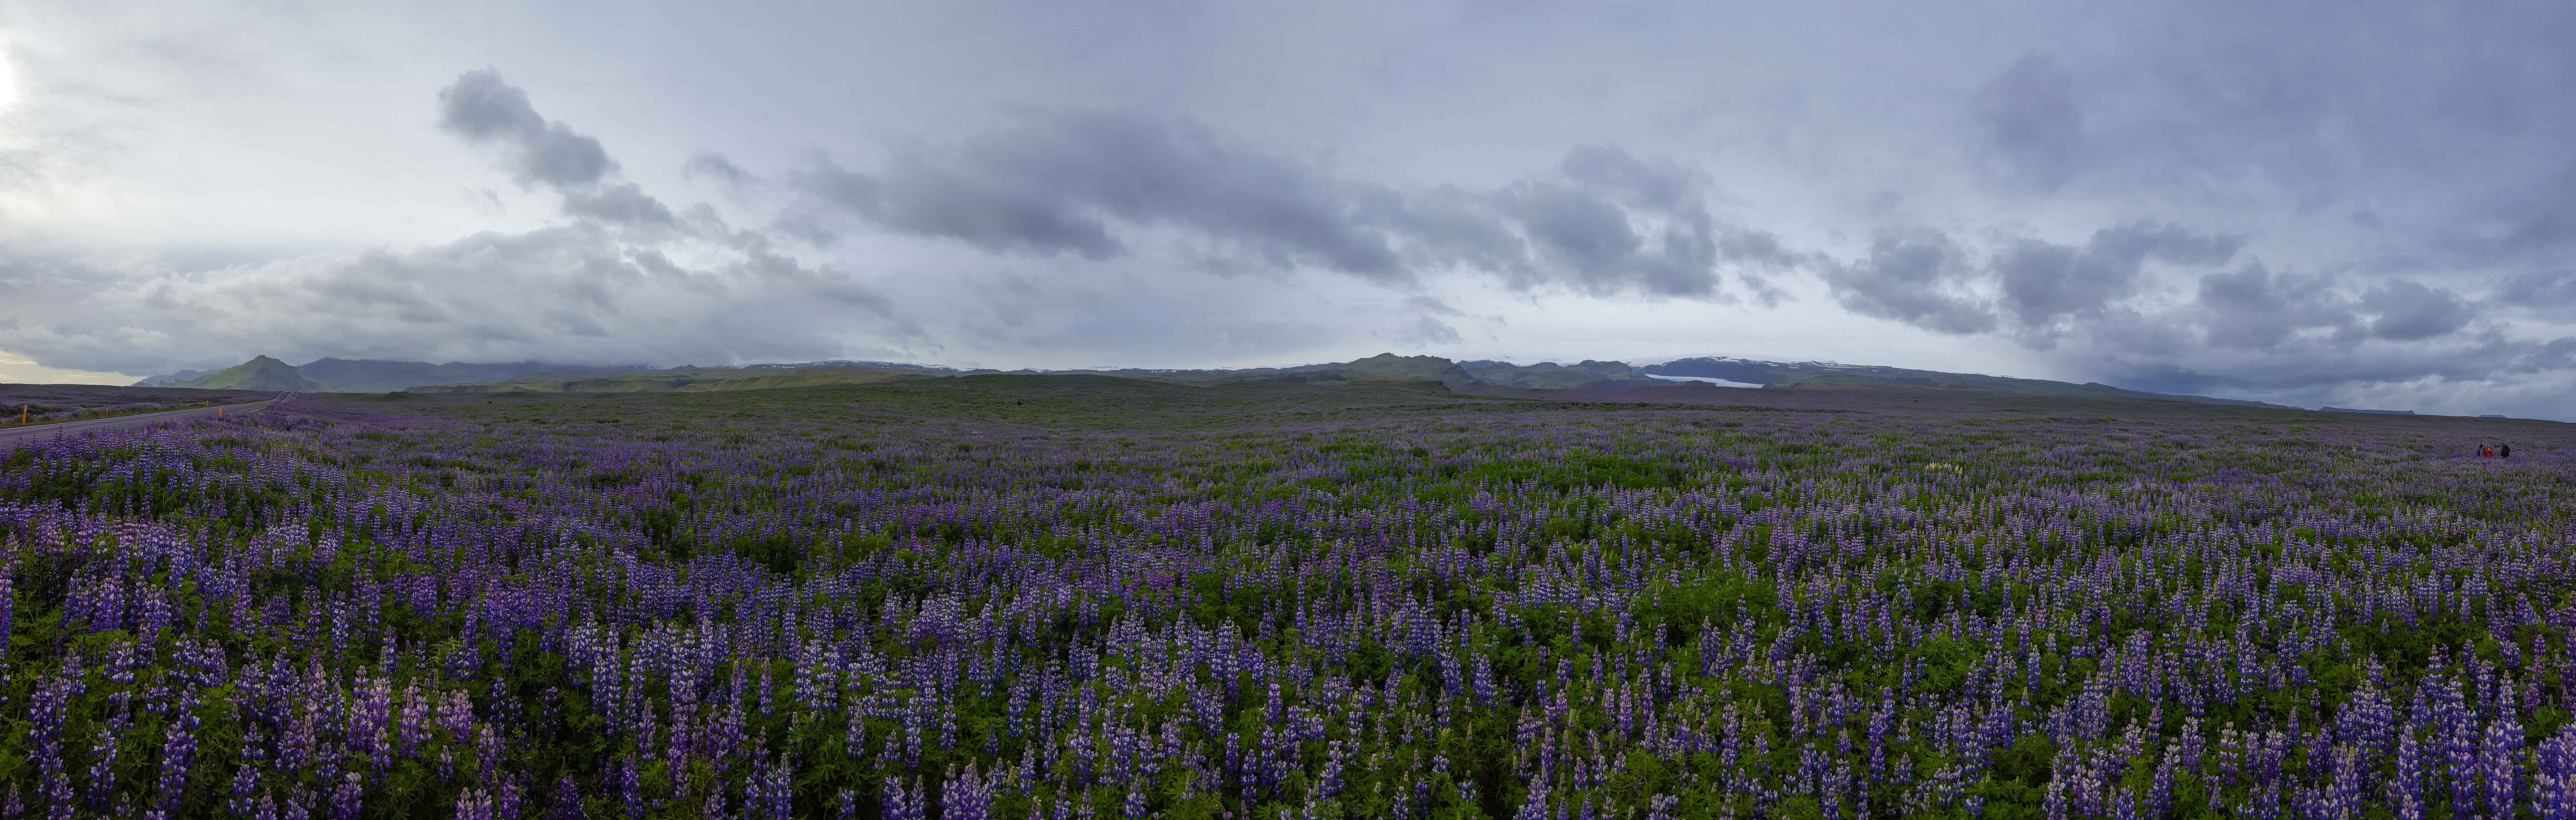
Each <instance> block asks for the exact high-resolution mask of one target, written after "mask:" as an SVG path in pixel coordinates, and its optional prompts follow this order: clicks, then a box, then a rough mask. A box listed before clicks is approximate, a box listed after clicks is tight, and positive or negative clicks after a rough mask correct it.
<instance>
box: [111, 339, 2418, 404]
mask: <svg viewBox="0 0 2576 820" xmlns="http://www.w3.org/2000/svg"><path fill="white" fill-rule="evenodd" d="M1003 372H1009V373H1029V374H1046V373H1056V374H1068V373H1083V374H1093V375H1102V376H1117V377H1122V378H1130V379H1145V380H1149V381H1158V382H1166V383H1171V384H1184V385H1197V386H1209V385H1218V384H1238V383H1262V384H1313V383H1330V382H1376V383H1383V382H1412V383H1417V384H1422V385H1425V386H1429V385H1432V384H1437V385H1438V386H1439V389H1446V390H1454V391H1476V390H1497V389H1527V390H1582V389H1599V388H1612V387H1670V386H1673V385H1677V384H1684V383H1688V382H1692V381H1699V382H1717V383H1720V384H1724V385H1745V386H1755V387H1761V388H1765V389H1773V390H1863V389H1882V390H1883V389H1916V390H1975V391H1986V392H1996V393H2010V394H2017V395H2030V396H2098V397H2104V398H2132V399H2160V400H2165V401H2187V402H2197V403H2201V404H2221V405H2231V406H2238V407H2270V408H2277V409H2283V410H2297V409H2302V408H2297V407H2291V406H2288V405H2281V404H2269V403H2265V402H2259V401H2247V400H2243V399H2221V398H2212V397H2209V396H2191V395H2175V394H2168V393H2149V392H2145V391H2140V390H2128V389H2124V388H2119V387H2113V386H2110V385H2107V384H2101V383H2098V382H2089V383H2085V384H2074V383H2071V382H2061V381H2049V380H2046V379H2018V378H2012V377H2009V376H1988V375H1982V374H1974V373H1944V372H1940V371H1934V370H1908V369H1905V368H1900V367H1882V366H1876V365H1848V364H1835V363H1832V362H1768V361H1757V360H1752V359H1734V358H1725V357H1700V358H1690V359H1675V360H1673V361H1669V362H1664V363H1662V364H1653V365H1646V366H1644V367H1632V366H1630V365H1628V364H1627V363H1625V362H1603V361H1591V360H1585V361H1582V362H1578V363H1575V364H1558V363H1555V362H1540V363H1538V364H1527V365H1522V364H1512V363H1510V362H1501V361H1493V360H1473V361H1463V362H1461V361H1451V360H1448V359H1444V358H1440V357H1437V356H1398V355H1395V354H1393V353H1382V354H1379V355H1376V356H1370V357H1368V358H1365V359H1358V360H1354V361H1348V362H1334V363H1326V364H1311V365H1301V366H1297V367H1256V368H1245V369H1240V370H1182V369H1146V368H1117V369H1090V370H1013V371H1000V370H990V369H959V368H951V367H941V366H937V365H923V364H908V363H903V362H876V361H848V360H833V361H822V362H803V363H795V364H754V365H743V366H740V367H720V368H702V367H692V366H683V367H674V368H667V369H655V368H649V367H580V366H569V365H560V364H548V363H544V362H517V363H510V364H469V363H463V362H449V363H446V364H430V363H428V362H395V361H379V360H369V359H355V360H353V359H317V360H315V361H312V362H307V363H305V364H303V365H301V366H290V365H288V364H286V363H285V362H282V361H278V360H276V359H272V358H269V357H267V356H260V357H257V358H253V359H251V360H250V361H247V362H243V363H241V364H239V365H236V366H233V367H231V368H228V369H225V370H222V371H218V372H213V373H207V372H202V371H192V370H182V371H179V372H177V373H172V374H169V375H165V376H154V377H152V378H149V379H144V380H143V381H140V382H136V383H135V386H138V387H198V388H219V389H230V390H291V391H300V392H328V393H383V392H391V391H397V390H400V391H410V392H418V393H663V392H691V393H696V392H716V391H732V390H766V389H774V388H782V387H812V386H819V385H830V384H872V383H880V382H888V381H900V380H905V379H920V378H940V377H947V376H972V375H981V374H991V373H1003ZM2322 409H2323V410H2325V411H2327V412H2342V413H2391V414H2404V413H2409V412H2411V411H2404V410H2347V409H2344V408H2334V407H2329V408H2322Z"/></svg>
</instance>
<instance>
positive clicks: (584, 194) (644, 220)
mask: <svg viewBox="0 0 2576 820" xmlns="http://www.w3.org/2000/svg"><path fill="white" fill-rule="evenodd" d="M563 210H564V213H565V214H566V215H569V216H574V217H579V218H582V219H587V220H593V221H597V222H603V223H608V224H614V225H631V226H661V227H669V226H671V225H674V224H676V223H677V222H678V219H677V218H676V217H673V216H672V215H671V209H670V207H669V206H666V205H663V204H662V201H661V200H658V199H654V198H653V197H651V196H647V195H645V193H644V189H642V188H640V187H637V186H636V185H635V184H634V183H631V182H630V183H618V184H615V185H603V186H599V188H598V189H597V190H590V191H566V192H564V201H563Z"/></svg>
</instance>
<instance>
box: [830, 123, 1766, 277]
mask: <svg viewBox="0 0 2576 820" xmlns="http://www.w3.org/2000/svg"><path fill="white" fill-rule="evenodd" d="M793 180H794V182H793V184H794V185H795V187H796V188H797V189H798V191H799V192H800V193H801V194H802V195H803V196H804V198H805V199H806V207H804V208H803V209H801V210H800V211H798V212H795V213H791V214H790V215H789V216H788V217H786V218H785V219H784V220H783V221H782V222H783V224H784V225H786V226H788V228H789V229H790V230H791V231H792V232H794V233H796V234H797V235H800V236H806V237H811V238H816V239H818V240H824V241H829V240H831V239H833V238H835V237H837V236H838V235H839V233H840V232H841V231H842V230H844V226H846V225H849V224H852V223H855V224H856V225H859V226H864V227H867V228H869V229H873V230H880V231H887V232H892V233H898V234H909V235H915V236H925V237H939V238H945V239H952V240H957V241H961V242H964V243H966V244H968V245H971V246H974V247H977V248H981V249H984V250H987V251H993V252H998V253H1013V254H1036V255H1066V256H1075V257H1081V258H1086V259H1094V260H1098V259H1109V258H1114V257H1122V256H1128V255H1131V254H1133V253H1135V252H1136V249H1135V248H1134V247H1132V245H1133V242H1134V240H1133V239H1131V237H1133V236H1135V235H1137V234H1139V233H1140V232H1151V231H1155V230H1165V231H1173V232H1177V234H1179V235H1180V236H1182V237H1184V238H1185V239H1186V240H1187V241H1190V242H1193V243H1195V244H1199V245H1203V246H1206V247H1207V248H1209V249H1212V250H1213V251H1214V252H1215V253H1218V254H1221V255H1222V256H1223V260H1224V261H1223V262H1222V263H1221V264H1219V265H1218V267H1220V268H1222V269H1237V268H1247V267H1257V268H1268V269H1275V270H1290V269H1298V268H1312V269H1321V270H1329V271H1336V272H1340V273H1344V274H1349V275H1352V276H1357V277H1360V278H1362V279H1367V280H1371V281H1377V282H1386V283H1408V282H1413V281H1416V280H1417V279H1418V277H1419V276H1420V275H1421V274H1422V273H1425V272H1428V271H1433V270H1438V269H1443V268H1449V267H1458V268H1466V269H1472V270H1477V271H1482V272H1485V273H1489V274H1493V275H1496V276H1499V277H1501V278H1503V279H1504V280H1506V281H1508V282H1510V283H1512V284H1513V285H1515V286H1517V287H1539V286H1548V285H1556V286H1564V287H1567V288H1571V289H1573V290H1576V291H1579V292H1584V293H1591V294H1598V295H1614V294H1640V295H1646V296H1653V297H1684V298H1714V297H1717V296H1718V295H1719V293H1720V285H1721V266H1723V265H1728V264H1734V265H1742V266H1746V267H1755V268H1759V267H1766V266H1779V265H1783V264H1786V263H1787V260H1790V259H1792V258H1794V257H1795V254H1791V253H1790V252H1788V251H1786V250H1784V249H1783V248H1782V247H1781V245H1780V243H1779V242H1778V241H1777V240H1776V238H1773V237H1770V236H1769V235H1767V234H1763V233H1760V232H1757V231H1752V230H1749V229H1745V228H1742V227H1738V226H1732V225H1725V224H1722V223H1720V222H1719V221H1718V220H1716V219H1715V218H1713V217H1712V216H1711V215H1710V213H1709V212H1708V210H1707V209H1706V206H1705V205H1704V204H1702V203H1703V201H1704V200H1705V198H1706V196H1707V185H1708V180H1707V179H1706V175H1705V174H1703V173H1701V172H1699V171H1697V170H1695V169H1692V168H1689V167H1686V166H1682V165H1679V164H1676V163H1669V162H1650V161H1648V160H1645V159H1641V158H1639V157H1637V156H1635V155H1632V154H1630V153H1628V152H1626V151H1623V150H1620V149H1617V148H1614V147H1608V146H1583V147H1578V148H1575V149H1573V150H1571V151H1569V152H1568V153H1567V155H1566V156H1565V158H1564V160H1563V161H1562V162H1561V163H1560V164H1559V166H1558V167H1557V168H1556V169H1553V170H1552V171H1551V172H1548V173H1543V174H1538V175H1534V176H1532V177H1530V178H1527V179H1524V180H1522V181H1520V182H1517V183H1514V184H1512V185H1509V186H1505V187H1503V188H1501V189H1498V190H1493V191H1483V192H1479V191H1468V190H1462V189H1457V188H1430V189H1420V190H1407V189H1402V188H1397V187H1393V186H1387V185H1381V184H1374V183H1368V182H1362V181H1356V180H1351V179H1347V178H1344V177H1341V176H1339V175H1337V174H1335V173H1333V171H1332V170H1331V169H1330V168H1327V167H1325V166H1323V165H1322V164H1320V163H1317V162H1313V161H1309V160H1304V159H1300V158H1297V157H1293V156H1290V155H1286V154H1282V153H1279V152H1276V151H1271V150H1267V149H1264V148H1261V147H1258V146H1255V145H1252V144H1249V143H1247V142H1245V141H1243V140H1240V139H1236V138H1233V137H1229V136H1226V135H1223V134H1219V133H1217V132H1215V131H1214V130H1212V129H1209V128H1207V127H1205V126H1201V125H1197V124H1192V123H1187V122H1178V121H1173V120H1169V119H1166V118H1158V117H1149V116H1141V115H1133V114H1120V113H1102V112H1089V113H1079V114H1068V115H1051V116H1039V117H1033V118H1030V119H1029V120H1028V121H1026V122H1024V123H1022V124H1021V125H1020V126H1018V127H1015V128H1011V129H1007V130H1004V131H1001V132H999V133H995V134H992V135H988V136H986V137H984V138H981V139H977V140H972V141H969V142H968V143H966V145H964V146H963V147H962V148H960V149H958V150H955V151H950V152H933V151H921V150H916V151H911V152H907V153H904V154H902V155H899V156H898V157H896V158H895V159H894V160H892V161H891V162H889V163H888V165H887V166H886V167H884V168H882V169H878V170H874V171H860V170H853V169H850V168H846V167H843V166H841V165H839V164H837V163H833V162H830V161H824V162H820V163H817V164H815V165H813V166H811V167H809V168H806V169H804V170H802V171H800V172H798V173H797V174H795V175H794V176H793Z"/></svg>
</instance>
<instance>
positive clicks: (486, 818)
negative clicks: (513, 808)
mask: <svg viewBox="0 0 2576 820" xmlns="http://www.w3.org/2000/svg"><path fill="white" fill-rule="evenodd" d="M456 820H493V818H492V796H491V795H490V794H486V793H485V792H484V791H483V790H482V789H479V788H477V789H466V790H465V791H464V793H462V794H458V795H457V796H456Z"/></svg>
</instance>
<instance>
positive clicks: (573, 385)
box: [411, 367, 925, 393]
mask: <svg viewBox="0 0 2576 820" xmlns="http://www.w3.org/2000/svg"><path fill="white" fill-rule="evenodd" d="M918 378H925V377H924V376H921V375H919V374H915V373H907V372H891V371H885V370H871V369H865V368H854V367H816V368H805V369H795V370H781V369H773V368H758V369H752V368H704V369H693V370H643V371H634V372H628V373H610V374H603V375H572V376H550V375H547V374H537V375H532V376H523V377H520V378H515V379H504V380H501V381H493V382H477V383H473V384H439V385H424V386H419V387H414V388H412V389H411V392H414V393H724V392H731V391H736V390H771V389H776V388H781V387H820V386H823V385H833V384H881V383H884V382H890V381H900V380H904V379H918Z"/></svg>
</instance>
